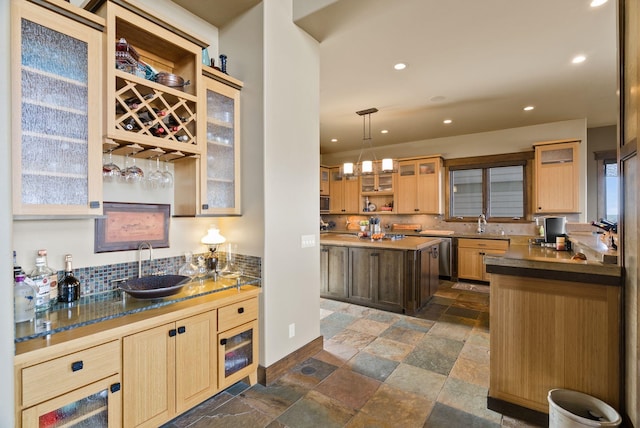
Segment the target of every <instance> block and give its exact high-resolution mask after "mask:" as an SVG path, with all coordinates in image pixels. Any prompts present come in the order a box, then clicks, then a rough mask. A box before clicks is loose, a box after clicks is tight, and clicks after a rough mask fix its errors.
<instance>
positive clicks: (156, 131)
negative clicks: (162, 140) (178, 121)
mask: <svg viewBox="0 0 640 428" xmlns="http://www.w3.org/2000/svg"><path fill="white" fill-rule="evenodd" d="M149 132H151V135H153V136H155V137H164V136H165V135H166V134H167V131H166V130H165V129H164V128H163V127H162V126H160V125H156V126H153V127H151V128H149Z"/></svg>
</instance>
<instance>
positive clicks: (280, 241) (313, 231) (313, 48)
mask: <svg viewBox="0 0 640 428" xmlns="http://www.w3.org/2000/svg"><path fill="white" fill-rule="evenodd" d="M263 4H264V8H265V10H264V22H265V24H264V37H265V40H264V55H265V56H264V63H265V67H264V70H265V75H264V81H265V97H264V110H265V111H264V117H265V120H264V123H265V141H264V144H265V164H264V165H265V176H264V178H265V182H264V187H265V226H266V227H265V256H264V282H265V289H264V299H265V305H264V309H265V326H264V328H265V339H266V344H267V347H266V349H265V350H264V351H265V360H264V362H265V363H266V365H267V366H269V365H271V364H272V363H274V362H276V361H278V360H279V359H280V358H282V357H284V356H286V355H287V354H289V353H290V352H292V351H294V350H296V349H298V348H299V347H300V346H302V345H304V344H306V343H308V342H309V341H311V340H313V339H315V338H317V337H318V336H319V334H320V323H319V319H320V306H319V305H320V301H319V293H320V251H319V227H318V210H319V205H318V189H319V186H320V183H319V174H318V165H319V162H320V156H319V153H320V147H319V141H320V138H319V116H320V114H319V93H320V91H319V81H320V77H319V72H320V54H319V46H318V43H317V42H316V41H315V40H313V39H312V38H311V37H310V36H309V35H308V34H307V33H305V32H304V31H302V30H301V29H300V28H298V27H297V26H295V25H294V24H293V22H292V13H293V12H292V1H291V0H287V1H283V0H266V1H264V2H263ZM302 235H313V236H314V237H315V241H316V245H315V246H314V247H312V248H304V249H301V247H300V240H301V236H302ZM293 323H294V324H295V325H296V336H295V337H294V338H292V339H289V337H288V331H289V327H288V326H289V324H293Z"/></svg>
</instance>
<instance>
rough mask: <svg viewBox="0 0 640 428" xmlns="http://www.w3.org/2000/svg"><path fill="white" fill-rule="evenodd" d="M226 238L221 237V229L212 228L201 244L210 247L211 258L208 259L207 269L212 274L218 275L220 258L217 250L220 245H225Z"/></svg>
mask: <svg viewBox="0 0 640 428" xmlns="http://www.w3.org/2000/svg"><path fill="white" fill-rule="evenodd" d="M225 241H226V239H225V237H224V236H222V235H220V229H218V228H217V227H211V228H210V229H209V230H208V231H207V234H206V235H205V236H203V237H202V239H201V240H200V242H202V243H203V244H205V245H207V246H208V247H209V257H208V258H207V269H208V270H209V272H211V273H214V274H215V273H216V271H217V268H218V256H217V254H216V250H217V249H218V245H220V244H224V242H225Z"/></svg>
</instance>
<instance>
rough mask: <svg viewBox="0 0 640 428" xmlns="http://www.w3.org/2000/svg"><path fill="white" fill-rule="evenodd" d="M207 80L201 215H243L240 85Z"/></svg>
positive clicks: (211, 79)
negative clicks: (205, 144)
mask: <svg viewBox="0 0 640 428" xmlns="http://www.w3.org/2000/svg"><path fill="white" fill-rule="evenodd" d="M203 69H211V68H210V67H204V66H203ZM206 71H207V70H205V72H206ZM214 71H215V70H213V69H211V71H210V72H214ZM205 75H206V74H205ZM216 76H217V74H216ZM204 80H205V88H206V91H205V94H206V111H207V117H206V121H205V122H206V131H205V133H204V135H206V136H207V150H206V157H205V158H204V159H203V165H202V166H203V167H202V177H203V178H202V196H201V204H200V214H241V205H240V202H241V201H240V89H239V87H240V86H239V82H238V83H235V84H234V86H233V87H232V86H229V85H227V84H225V83H222V82H220V81H218V80H215V79H213V78H208V77H206V78H205V79H204ZM234 81H235V79H234Z"/></svg>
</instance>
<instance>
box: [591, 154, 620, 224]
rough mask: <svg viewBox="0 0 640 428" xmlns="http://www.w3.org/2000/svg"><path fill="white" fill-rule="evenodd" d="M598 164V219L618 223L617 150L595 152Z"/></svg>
mask: <svg viewBox="0 0 640 428" xmlns="http://www.w3.org/2000/svg"><path fill="white" fill-rule="evenodd" d="M594 155H595V160H596V161H597V162H598V218H604V219H607V220H609V221H611V222H613V223H617V222H618V155H617V153H616V151H615V150H606V151H602V152H594Z"/></svg>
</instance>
